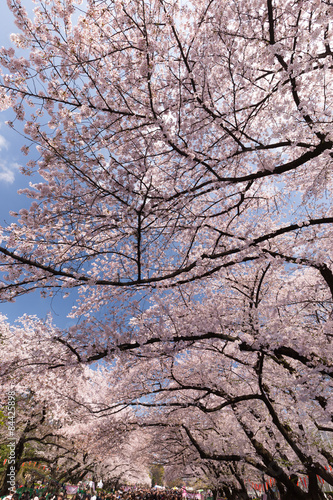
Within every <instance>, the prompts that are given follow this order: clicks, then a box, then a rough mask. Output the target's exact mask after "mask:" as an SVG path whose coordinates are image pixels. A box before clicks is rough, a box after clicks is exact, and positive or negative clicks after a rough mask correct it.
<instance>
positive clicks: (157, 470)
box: [149, 464, 164, 486]
mask: <svg viewBox="0 0 333 500" xmlns="http://www.w3.org/2000/svg"><path fill="white" fill-rule="evenodd" d="M149 476H150V478H151V485H152V486H155V485H156V484H158V485H160V486H162V485H163V482H164V467H163V465H161V464H152V465H151V466H150V470H149Z"/></svg>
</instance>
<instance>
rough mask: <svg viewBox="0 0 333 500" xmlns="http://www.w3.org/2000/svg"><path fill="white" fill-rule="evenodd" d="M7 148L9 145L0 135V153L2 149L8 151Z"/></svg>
mask: <svg viewBox="0 0 333 500" xmlns="http://www.w3.org/2000/svg"><path fill="white" fill-rule="evenodd" d="M8 146H9V144H8V142H7V141H6V139H5V138H4V136H3V135H0V151H1V150H2V149H8Z"/></svg>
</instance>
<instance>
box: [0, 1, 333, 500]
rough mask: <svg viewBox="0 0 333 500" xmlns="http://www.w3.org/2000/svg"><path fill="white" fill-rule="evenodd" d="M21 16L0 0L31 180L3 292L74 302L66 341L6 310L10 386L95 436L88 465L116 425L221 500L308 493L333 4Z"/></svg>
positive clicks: (13, 230)
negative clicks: (257, 492)
mask: <svg viewBox="0 0 333 500" xmlns="http://www.w3.org/2000/svg"><path fill="white" fill-rule="evenodd" d="M25 3H26V2H24V1H23V0H8V5H9V8H10V9H11V11H12V13H13V15H14V16H15V20H16V25H17V27H18V29H19V32H18V33H17V34H13V35H12V42H13V46H12V47H9V48H2V49H1V52H0V63H1V67H2V69H1V72H0V107H1V109H4V110H6V109H9V108H11V109H12V110H13V112H14V115H13V118H12V121H11V122H10V125H11V126H12V127H14V128H17V129H18V130H19V131H20V132H21V133H22V134H23V135H24V137H25V143H24V145H23V146H22V151H23V152H24V153H25V154H26V155H27V159H28V161H27V163H26V165H25V166H24V167H23V169H22V170H23V173H25V174H27V175H31V176H32V178H33V179H34V181H33V182H31V183H30V187H29V188H26V189H24V190H22V192H23V193H25V194H26V196H27V197H28V198H30V199H31V204H30V208H27V209H22V210H20V212H19V213H17V214H13V215H14V216H15V217H16V222H15V223H12V224H10V225H9V226H7V227H3V228H1V240H2V242H1V246H0V256H1V257H0V259H1V270H2V271H3V274H2V283H1V285H0V295H1V299H2V300H3V301H11V300H15V299H16V298H18V297H20V296H21V295H23V294H26V293H28V292H33V291H36V290H40V291H41V293H42V294H43V295H46V296H52V294H55V293H57V294H62V295H63V296H64V297H66V296H68V294H71V292H72V291H73V289H75V291H77V293H78V296H79V299H78V301H77V304H76V306H75V307H74V308H73V310H72V312H71V316H72V318H75V319H77V322H76V326H73V327H70V328H69V329H68V330H64V331H61V330H60V329H58V328H56V327H55V325H54V324H53V323H52V321H51V320H48V321H46V322H45V321H41V320H39V319H38V318H28V317H24V318H22V319H21V322H22V324H21V325H17V326H15V327H13V326H10V325H9V324H7V323H6V320H5V318H2V323H1V325H2V326H1V328H2V336H1V338H2V344H3V347H4V351H3V353H2V354H1V365H0V369H1V376H2V383H3V387H4V388H6V387H7V385H6V384H11V383H13V381H15V383H16V384H17V387H18V388H19V389H18V390H20V391H21V394H22V400H24V397H28V396H27V394H31V395H33V398H34V400H36V404H37V401H38V404H41V405H43V404H44V405H45V401H46V400H48V399H52V401H53V406H52V408H50V409H49V411H51V413H52V412H53V413H54V415H57V417H56V418H58V419H60V420H61V419H62V420H63V421H64V422H65V423H66V433H69V435H71V436H73V435H74V436H80V435H85V436H88V435H89V436H91V432H92V429H95V430H94V433H95V439H96V443H98V444H96V443H95V444H94V446H93V448H94V453H95V452H96V450H97V449H98V447H101V448H100V449H103V452H105V454H107V453H108V451H107V450H108V449H109V448H108V445H109V442H108V440H105V442H104V441H103V439H104V438H105V434H106V429H108V428H109V427H110V426H112V429H115V432H117V433H119V435H121V436H124V438H123V439H124V440H125V441H126V436H128V435H131V436H132V434H131V433H133V432H137V433H139V431H140V432H142V433H143V434H142V436H144V437H142V436H141V434H140V433H139V434H138V435H136V436H137V437H136V439H138V440H139V441H140V440H142V442H144V443H145V449H148V448H149V450H150V452H149V453H151V455H150V456H151V457H153V458H151V459H152V460H153V461H154V460H156V457H158V460H159V461H160V462H161V463H167V464H169V465H170V463H173V464H174V465H175V467H176V466H177V467H180V468H181V466H182V467H183V468H187V470H191V471H192V472H193V473H194V471H195V473H196V474H204V475H205V477H206V478H207V477H208V478H209V480H210V481H211V482H213V483H214V484H215V486H216V488H217V489H218V488H222V487H225V488H226V489H225V492H226V494H230V495H232V494H234V493H232V492H235V491H238V492H241V493H242V494H244V495H247V491H248V488H247V481H248V480H250V479H251V480H254V481H255V480H259V479H262V478H263V477H264V478H265V477H267V478H270V479H273V480H274V481H275V483H274V484H276V492H275V493H274V492H272V495H273V494H276V495H278V492H279V494H280V495H281V497H282V498H286V499H287V498H290V499H293V500H298V499H305V498H311V499H312V500H317V499H321V498H323V496H322V482H324V481H325V485H327V487H328V485H331V486H333V476H332V471H331V469H330V464H332V461H333V460H332V459H333V457H332V444H331V443H332V432H333V422H332V397H331V395H332V352H333V349H332V337H333V333H332V325H333V312H332V298H333V262H332V259H333V254H332V249H333V245H332V230H333V210H332V187H333V179H332V155H333V152H332V150H333V132H332V130H333V127H332V111H333V110H332V101H333V78H332V68H333V62H332V55H333V52H332V43H333V42H332V28H333V26H332V19H333V5H332V2H331V1H330V0H279V1H278V0H275V1H274V0H247V1H245V0H232V1H225V0H215V1H214V0H190V1H188V2H182V1H178V0H172V1H170V2H169V1H166V0H139V1H138V0H122V1H120V0H119V1H118V0H115V1H109V0H106V1H98V0H87V1H86V2H83V3H82V2H81V1H79V0H77V1H74V0H44V1H42V0H35V2H34V3H35V4H36V7H35V10H34V13H33V15H32V16H29V15H28V13H27V11H26V9H25V5H24V4H25ZM14 47H15V48H14ZM36 150H37V153H36ZM97 362H98V363H97ZM96 363H97V364H96ZM89 364H93V369H91V368H89V367H88V366H87V365H89ZM36 373H38V377H36ZM24 394H26V396H24ZM22 404H23V403H22ZM96 417H99V418H98V422H99V423H98V426H97V427H96V426H95V423H94V422H95V419H96ZM54 418H55V417H54ZM74 422H76V424H75V423H74ZM91 426H92V427H91ZM94 426H95V427H94ZM139 435H140V436H141V437H140V438H139V437H138V436H139ZM66 436H67V435H66ZM64 439H65V437H64ZM66 439H68V436H67V437H66ZM125 441H124V442H125ZM101 443H103V445H102V444H101ZM96 447H97V448H96ZM22 457H23V455H22ZM295 477H296V478H297V477H307V478H308V480H307V481H308V483H307V486H306V488H305V489H304V487H302V486H301V483H300V481H298V480H295ZM223 485H224V486H223ZM228 491H229V493H228ZM230 498H231V496H230Z"/></svg>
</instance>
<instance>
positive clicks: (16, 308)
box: [0, 0, 74, 327]
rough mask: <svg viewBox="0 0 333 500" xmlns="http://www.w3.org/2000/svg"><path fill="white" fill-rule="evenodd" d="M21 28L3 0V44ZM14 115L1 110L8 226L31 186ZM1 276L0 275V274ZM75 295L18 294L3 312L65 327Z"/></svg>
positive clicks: (1, 210) (1, 176)
mask: <svg viewBox="0 0 333 500" xmlns="http://www.w3.org/2000/svg"><path fill="white" fill-rule="evenodd" d="M23 4H24V5H25V6H27V7H29V4H30V6H31V2H30V0H25V1H24V2H23ZM18 31H19V30H18V28H17V27H16V26H15V24H14V22H13V17H12V15H11V13H10V11H9V9H8V7H7V2H6V1H5V0H1V9H0V46H5V47H8V46H9V45H11V41H10V34H11V33H17V32H18ZM12 119H13V113H12V112H11V111H10V110H7V111H2V112H0V225H1V226H6V225H7V223H10V222H12V221H13V218H12V217H10V215H9V211H11V210H13V211H18V210H19V209H20V208H22V207H24V206H28V205H29V204H30V201H29V200H27V199H26V198H25V197H24V196H23V195H18V194H17V190H18V189H21V188H23V187H26V186H28V184H29V182H30V181H31V180H32V179H31V177H25V176H24V175H22V174H21V173H20V171H19V167H20V166H21V165H24V164H25V163H26V162H27V161H28V160H29V157H26V156H24V155H23V154H22V153H21V151H20V149H21V147H22V146H23V145H24V144H25V142H26V141H24V139H23V137H21V136H20V135H19V134H18V133H16V132H15V131H14V130H12V129H11V128H9V127H8V125H6V123H5V122H6V121H7V120H12ZM0 279H1V276H0ZM73 301H74V298H71V297H69V298H67V299H63V298H61V297H55V298H54V299H53V300H51V299H42V298H41V297H40V295H39V293H32V294H28V295H26V296H23V297H19V298H18V299H17V300H16V302H14V303H3V304H0V312H1V313H2V314H5V315H6V316H7V317H8V319H9V321H10V322H11V323H12V322H14V321H15V319H17V318H18V317H19V316H22V314H24V313H27V314H35V315H37V316H38V317H42V318H43V317H45V316H46V315H47V314H48V313H49V312H51V314H52V316H53V318H54V322H55V324H56V325H57V326H59V327H66V326H69V325H70V324H72V323H73V321H72V320H69V319H68V318H67V317H66V316H67V314H68V313H69V311H70V309H71V305H72V304H73Z"/></svg>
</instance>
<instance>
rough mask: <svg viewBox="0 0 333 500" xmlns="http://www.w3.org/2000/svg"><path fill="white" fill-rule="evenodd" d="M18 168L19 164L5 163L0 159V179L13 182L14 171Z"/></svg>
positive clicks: (9, 182)
mask: <svg viewBox="0 0 333 500" xmlns="http://www.w3.org/2000/svg"><path fill="white" fill-rule="evenodd" d="M0 137H1V136H0ZM0 144H1V143H0ZM19 168H20V165H19V164H18V163H6V162H4V161H0V181H3V182H8V184H13V182H14V180H15V173H16V172H17V171H18V170H19Z"/></svg>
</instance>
